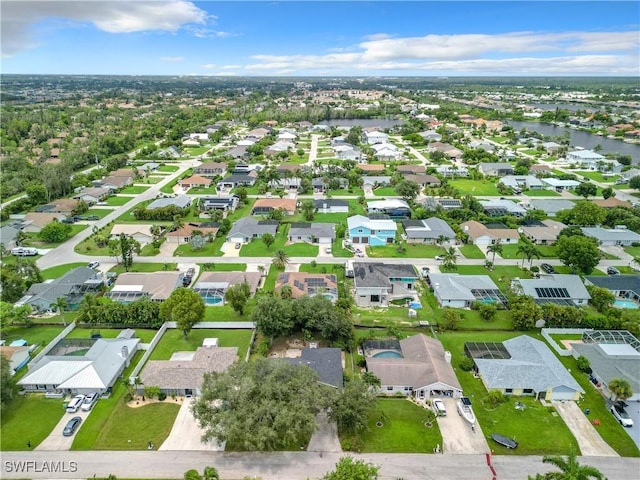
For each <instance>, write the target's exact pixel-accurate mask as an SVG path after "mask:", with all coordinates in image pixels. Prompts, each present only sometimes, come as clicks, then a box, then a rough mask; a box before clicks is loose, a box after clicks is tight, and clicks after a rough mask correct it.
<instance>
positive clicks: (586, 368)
mask: <svg viewBox="0 0 640 480" xmlns="http://www.w3.org/2000/svg"><path fill="white" fill-rule="evenodd" d="M576 365H577V366H578V370H580V371H581V372H585V373H591V364H590V362H589V359H588V358H587V357H585V356H584V355H580V356H579V357H578V358H576Z"/></svg>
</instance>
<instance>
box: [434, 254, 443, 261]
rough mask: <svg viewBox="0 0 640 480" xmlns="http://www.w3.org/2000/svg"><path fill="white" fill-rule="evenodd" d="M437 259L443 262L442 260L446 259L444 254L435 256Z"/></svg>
mask: <svg viewBox="0 0 640 480" xmlns="http://www.w3.org/2000/svg"><path fill="white" fill-rule="evenodd" d="M435 260H437V261H439V262H441V261H442V260H444V256H442V255H437V256H436V258H435Z"/></svg>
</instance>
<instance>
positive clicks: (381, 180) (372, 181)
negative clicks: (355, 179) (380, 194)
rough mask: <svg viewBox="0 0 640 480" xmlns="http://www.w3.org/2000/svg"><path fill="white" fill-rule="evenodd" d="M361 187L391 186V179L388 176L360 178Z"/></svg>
mask: <svg viewBox="0 0 640 480" xmlns="http://www.w3.org/2000/svg"><path fill="white" fill-rule="evenodd" d="M362 185H363V186H365V187H366V186H371V187H383V186H388V185H391V177H390V176H388V175H369V176H364V177H362Z"/></svg>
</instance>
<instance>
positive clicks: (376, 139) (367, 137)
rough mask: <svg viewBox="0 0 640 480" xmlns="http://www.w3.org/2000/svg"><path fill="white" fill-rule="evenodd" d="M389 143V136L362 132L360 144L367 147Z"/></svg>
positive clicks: (375, 132) (380, 133)
mask: <svg viewBox="0 0 640 480" xmlns="http://www.w3.org/2000/svg"><path fill="white" fill-rule="evenodd" d="M388 141H389V135H387V134H386V133H384V132H379V131H370V132H367V131H365V132H362V142H363V143H366V144H367V145H378V144H380V143H387V142H388Z"/></svg>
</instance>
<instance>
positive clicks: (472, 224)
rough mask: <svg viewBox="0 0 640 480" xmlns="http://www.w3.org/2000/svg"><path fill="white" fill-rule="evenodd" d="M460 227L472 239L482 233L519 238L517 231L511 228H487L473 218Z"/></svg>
mask: <svg viewBox="0 0 640 480" xmlns="http://www.w3.org/2000/svg"><path fill="white" fill-rule="evenodd" d="M467 227H468V228H467ZM460 228H462V230H463V231H464V232H466V233H467V235H469V237H470V238H471V239H472V240H475V239H476V238H478V237H482V236H483V235H487V236H489V237H492V238H520V234H519V233H518V231H517V230H515V229H513V228H487V227H486V226H485V225H483V224H481V223H480V222H476V221H475V220H469V221H468V222H464V223H462V224H460Z"/></svg>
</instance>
